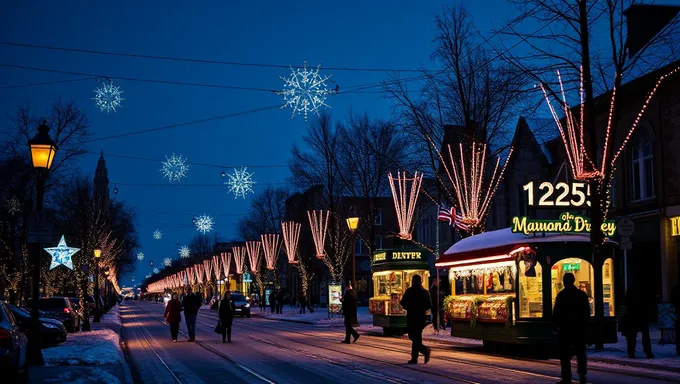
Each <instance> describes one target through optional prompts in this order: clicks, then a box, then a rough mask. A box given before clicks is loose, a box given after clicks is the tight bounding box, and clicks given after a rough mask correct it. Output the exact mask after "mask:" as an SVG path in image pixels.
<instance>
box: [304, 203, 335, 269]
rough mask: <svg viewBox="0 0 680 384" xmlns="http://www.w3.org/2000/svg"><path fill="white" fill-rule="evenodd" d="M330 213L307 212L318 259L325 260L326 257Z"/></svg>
mask: <svg viewBox="0 0 680 384" xmlns="http://www.w3.org/2000/svg"><path fill="white" fill-rule="evenodd" d="M330 215H331V212H330V211H307V218H308V219H309V226H310V227H311V228H312V239H314V248H316V258H317V259H320V260H323V258H324V257H326V251H325V249H324V246H325V244H326V232H327V231H328V218H329V217H330Z"/></svg>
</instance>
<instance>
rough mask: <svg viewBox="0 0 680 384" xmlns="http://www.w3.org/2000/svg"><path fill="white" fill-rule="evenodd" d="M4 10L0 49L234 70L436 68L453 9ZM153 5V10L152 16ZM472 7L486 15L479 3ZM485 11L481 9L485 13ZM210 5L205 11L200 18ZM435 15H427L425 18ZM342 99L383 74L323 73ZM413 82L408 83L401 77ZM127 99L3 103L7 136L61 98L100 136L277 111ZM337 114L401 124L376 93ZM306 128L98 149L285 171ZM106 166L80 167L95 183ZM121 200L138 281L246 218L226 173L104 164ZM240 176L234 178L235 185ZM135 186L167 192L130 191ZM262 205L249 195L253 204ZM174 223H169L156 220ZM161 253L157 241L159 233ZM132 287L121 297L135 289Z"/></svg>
mask: <svg viewBox="0 0 680 384" xmlns="http://www.w3.org/2000/svg"><path fill="white" fill-rule="evenodd" d="M94 3H97V4H93V2H57V1H42V2H18V1H16V2H11V3H10V2H6V3H5V4H4V5H3V7H2V8H3V9H2V12H0V40H2V41H10V42H17V43H28V44H37V45H50V46H57V47H67V48H78V49H92V50H100V51H114V52H126V53H139V54H147V55H160V56H175V57H187V58H199V59H209V60H228V61H241V62H255V63H266V64H283V65H289V64H290V65H301V64H302V62H303V61H304V60H307V61H308V64H309V65H310V66H316V65H317V64H322V65H323V66H326V67H354V68H357V67H364V68H366V67H370V68H419V67H420V66H426V67H432V66H433V64H432V63H431V62H430V60H429V57H430V54H431V52H432V49H433V43H432V39H433V36H434V26H433V15H434V13H437V12H439V11H441V9H442V6H444V5H445V4H448V3H451V2H450V1H439V0H437V1H428V2H419V1H342V2H335V4H329V3H330V2H319V1H291V2H281V1H257V2H237V1H216V2H211V5H204V4H205V3H207V2H198V3H196V2H194V3H192V5H189V3H187V2H178V1H170V2H162V4H163V5H160V4H161V2H134V3H135V4H134V5H132V4H133V3H132V2H127V3H126V4H127V5H119V3H117V2H108V3H102V2H94ZM151 3H153V4H156V5H151ZM470 3H471V4H470V9H469V10H470V13H471V14H472V15H473V16H474V17H475V18H476V22H477V28H478V29H479V30H480V31H482V33H485V34H488V31H489V29H491V28H492V27H494V26H501V25H502V24H503V21H504V20H505V19H507V18H510V17H512V16H513V15H515V14H517V11H516V10H515V9H514V8H513V7H512V6H510V5H507V4H505V2H503V1H498V0H494V1H484V2H479V3H480V4H477V5H475V4H472V2H470ZM475 3H476V2H475ZM481 3H483V4H481ZM198 4H200V5H198ZM424 4H425V5H424ZM0 63H2V64H13V65H23V66H32V67H40V68H47V69H56V70H62V71H73V72H83V73H92V74H102V75H109V76H125V77H134V78H141V79H154V80H170V81H182V82H194V83H207V84H220V85H236V86H243V87H258V88H266V89H280V88H281V86H282V81H281V80H280V79H279V78H278V76H279V75H282V76H287V75H288V74H289V70H287V69H267V68H253V67H234V66H227V65H213V64H198V63H177V62H166V61H159V60H146V59H133V58H118V57H110V56H100V55H92V54H84V53H71V52H55V51H48V50H41V49H34V48H22V47H9V46H2V45H0ZM324 73H326V74H331V73H332V75H333V77H332V79H333V80H335V82H337V83H338V84H339V85H340V87H341V89H343V88H345V89H346V88H349V87H351V86H355V85H361V84H371V83H377V82H379V81H381V80H383V79H385V77H386V76H387V74H385V73H380V72H377V73H376V72H360V71H332V72H331V71H324ZM404 76H410V75H409V74H404ZM79 77H82V76H72V75H65V74H55V73H45V72H36V71H30V70H22V69H10V68H1V67H0V86H3V85H18V84H30V83H38V82H47V81H54V80H64V79H74V78H79ZM114 83H116V84H117V85H120V86H121V88H122V89H123V91H124V93H123V96H124V97H125V98H126V100H125V101H124V104H123V107H122V109H120V110H119V111H118V112H116V113H111V114H108V115H107V114H106V113H104V112H101V111H99V110H98V109H97V108H96V107H95V105H94V102H93V101H92V100H91V98H92V97H93V96H94V92H93V90H94V88H95V87H97V84H96V82H95V81H94V80H86V81H79V82H73V83H64V84H53V85H43V86H38V87H25V88H14V89H5V90H0V116H2V117H0V121H1V125H0V126H2V127H3V128H2V129H3V130H5V129H7V128H8V127H9V124H10V122H9V118H8V117H7V116H8V115H12V114H13V113H14V112H15V110H16V107H17V106H18V105H20V104H22V103H28V104H29V105H30V106H31V107H32V108H33V109H35V110H36V111H37V112H40V113H47V112H48V110H49V106H50V105H51V103H52V102H53V100H54V99H55V98H57V97H59V96H61V97H63V98H67V99H73V100H74V101H75V102H76V103H77V104H78V106H79V107H80V108H82V109H83V110H84V111H85V112H86V113H87V115H88V117H89V119H90V122H91V124H92V129H93V131H94V132H96V136H95V137H104V136H109V135H113V134H117V133H124V132H132V131H137V130H141V129H146V128H154V127H160V126H164V125H169V124H174V123H180V122H186V121H191V120H195V119H202V118H210V117H214V116H218V115H224V114H228V113H233V112H239V111H245V110H249V109H254V108H260V107H265V106H271V105H277V104H281V103H282V100H281V98H280V97H279V96H277V95H275V94H272V93H267V92H255V91H243V90H226V89H213V88H201V87H193V86H180V85H163V84H151V83H143V82H136V81H123V80H118V81H117V80H114ZM328 103H329V104H330V105H331V106H332V110H331V112H332V113H333V114H334V116H335V117H336V118H342V117H343V116H344V115H345V114H346V112H347V110H348V109H349V108H352V109H353V110H354V111H357V112H363V111H366V112H368V113H369V114H370V115H372V116H375V117H386V116H388V115H389V114H390V113H391V104H390V102H389V101H388V100H385V99H383V98H382V97H381V95H380V94H377V93H368V94H348V95H337V96H335V97H332V98H329V99H328ZM306 127H307V124H306V123H305V122H304V120H303V119H302V118H301V117H299V116H296V118H295V119H294V120H291V119H290V110H270V111H266V112H261V113H258V114H253V115H248V116H241V117H236V118H232V119H225V120H220V121H216V122H209V123H203V124H198V125H193V126H190V127H180V128H174V129H170V130H164V131H160V132H154V133H147V134H143V135H137V136H131V137H127V138H119V139H111V140H104V141H98V142H94V143H90V144H89V148H88V149H89V150H90V151H92V152H95V153H98V152H99V151H100V150H103V151H104V153H105V154H106V153H109V154H116V155H124V156H142V157H149V158H157V159H163V158H164V156H165V155H168V156H169V155H170V154H172V153H173V152H174V153H176V154H182V155H183V156H185V157H187V158H188V159H189V160H190V161H192V162H197V163H210V164H223V165H225V166H240V165H286V164H287V162H288V158H289V154H290V148H291V145H292V144H293V143H295V142H300V141H301V140H300V139H301V137H302V134H303V132H304V131H305V129H306ZM97 158H98V155H96V154H92V155H88V156H85V157H84V158H82V160H81V161H80V163H79V166H80V168H81V169H82V171H83V172H84V173H87V174H92V173H93V171H94V168H95V166H96V163H97ZM106 160H107V164H108V169H109V179H110V182H111V189H113V187H114V186H117V187H118V189H119V190H120V193H119V194H118V195H117V196H116V198H117V199H123V200H125V201H126V202H127V203H129V204H130V205H132V206H134V207H136V208H137V209H138V212H139V217H138V220H137V229H138V231H139V236H140V240H141V246H142V249H141V251H143V252H144V253H145V254H146V259H145V261H144V262H139V263H138V265H137V270H136V273H135V275H136V278H137V279H136V280H137V282H139V281H141V279H142V278H143V276H144V275H145V274H146V273H148V272H149V270H150V268H149V266H148V261H149V260H154V261H155V263H156V264H157V265H160V264H161V263H162V260H163V258H165V257H173V258H177V257H178V255H177V248H178V246H177V245H176V244H175V243H180V244H186V243H187V242H188V241H189V239H190V238H191V237H192V236H194V235H195V234H196V233H197V232H196V230H195V229H194V228H193V227H192V226H191V215H192V214H203V213H207V214H209V215H212V216H213V217H214V218H215V220H216V223H217V226H216V231H217V232H218V233H220V234H221V235H222V236H224V237H225V238H227V239H230V238H232V237H233V235H234V232H235V223H236V221H237V220H238V216H239V214H243V213H245V212H246V211H247V208H248V203H249V201H248V200H241V199H239V200H235V199H234V198H233V196H231V195H227V194H226V189H225V187H220V184H221V181H222V180H221V177H220V172H221V169H215V168H208V167H200V166H193V167H192V168H191V170H190V171H189V175H188V178H187V179H185V180H183V181H182V182H181V183H180V184H214V185H215V186H216V187H171V186H166V185H168V183H167V181H165V180H164V179H163V178H162V176H161V173H160V172H159V171H158V170H159V168H160V163H159V162H158V163H156V162H146V161H139V160H129V159H120V158H114V157H111V156H108V157H106ZM249 170H251V171H254V172H255V180H256V181H257V182H258V184H257V186H256V192H257V191H261V190H262V189H263V187H264V186H265V184H267V183H280V182H284V181H285V180H286V178H287V176H288V169H287V168H285V167H281V168H256V167H250V168H249ZM230 171H231V169H227V172H230ZM128 183H132V184H134V183H142V184H161V185H162V186H130V185H124V184H128ZM251 196H252V195H251ZM167 212H169V213H178V214H160V213H167ZM157 228H158V229H160V230H161V231H163V233H164V237H163V240H161V241H155V240H153V238H152V232H153V230H154V229H157ZM129 277H130V276H127V277H124V278H123V284H125V285H127V284H129V283H130V279H129Z"/></svg>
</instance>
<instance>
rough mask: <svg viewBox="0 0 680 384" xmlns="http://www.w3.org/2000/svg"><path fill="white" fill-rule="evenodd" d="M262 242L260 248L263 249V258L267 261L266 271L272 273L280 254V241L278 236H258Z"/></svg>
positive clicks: (270, 234)
mask: <svg viewBox="0 0 680 384" xmlns="http://www.w3.org/2000/svg"><path fill="white" fill-rule="evenodd" d="M260 240H261V241H262V248H263V249H264V258H265V260H266V261H267V269H268V270H270V271H273V270H274V269H276V259H277V258H278V257H279V252H281V240H280V239H279V235H278V234H272V233H268V234H264V235H260Z"/></svg>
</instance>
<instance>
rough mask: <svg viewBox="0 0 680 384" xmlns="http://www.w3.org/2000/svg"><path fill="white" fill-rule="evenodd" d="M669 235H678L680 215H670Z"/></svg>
mask: <svg viewBox="0 0 680 384" xmlns="http://www.w3.org/2000/svg"><path fill="white" fill-rule="evenodd" d="M671 236H680V216H675V217H671Z"/></svg>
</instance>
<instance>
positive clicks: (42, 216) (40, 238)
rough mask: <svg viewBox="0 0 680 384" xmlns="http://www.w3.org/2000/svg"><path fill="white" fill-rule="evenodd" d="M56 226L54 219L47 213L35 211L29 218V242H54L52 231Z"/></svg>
mask: <svg viewBox="0 0 680 384" xmlns="http://www.w3.org/2000/svg"><path fill="white" fill-rule="evenodd" d="M53 228H54V224H53V221H52V217H51V216H50V215H48V214H47V212H45V211H34V212H31V215H30V216H29V217H28V242H29V243H38V244H49V243H52V241H53V238H54V237H53V236H52V230H53Z"/></svg>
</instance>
